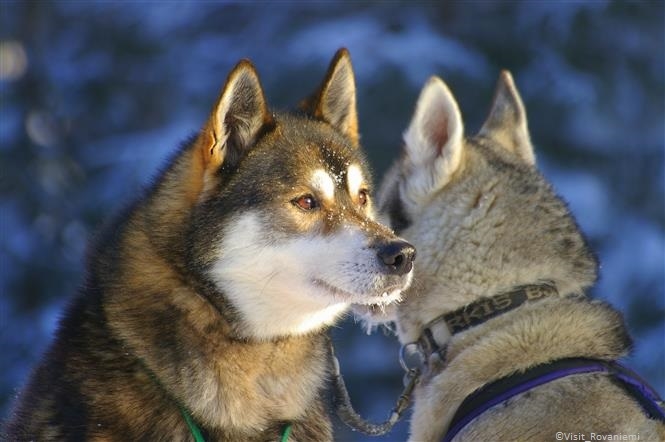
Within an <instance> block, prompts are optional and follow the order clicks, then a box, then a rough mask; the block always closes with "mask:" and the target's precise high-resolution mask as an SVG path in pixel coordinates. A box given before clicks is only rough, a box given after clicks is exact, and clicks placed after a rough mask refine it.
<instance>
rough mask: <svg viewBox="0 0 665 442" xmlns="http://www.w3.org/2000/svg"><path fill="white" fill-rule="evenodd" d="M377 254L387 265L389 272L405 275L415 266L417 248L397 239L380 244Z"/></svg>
mask: <svg viewBox="0 0 665 442" xmlns="http://www.w3.org/2000/svg"><path fill="white" fill-rule="evenodd" d="M377 255H378V256H379V259H380V260H381V262H382V263H383V264H385V265H386V267H387V269H388V273H390V274H393V275H404V274H406V273H409V272H410V271H411V269H412V268H413V260H414V259H415V258H416V248H415V247H413V246H412V245H411V244H409V243H408V242H406V241H403V240H396V241H391V242H389V243H387V244H384V245H382V246H380V247H379V251H378V252H377Z"/></svg>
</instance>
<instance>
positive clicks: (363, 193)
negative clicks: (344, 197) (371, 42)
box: [358, 189, 369, 206]
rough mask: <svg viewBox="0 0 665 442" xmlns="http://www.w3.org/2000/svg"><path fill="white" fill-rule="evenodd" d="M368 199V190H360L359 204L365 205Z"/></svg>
mask: <svg viewBox="0 0 665 442" xmlns="http://www.w3.org/2000/svg"><path fill="white" fill-rule="evenodd" d="M368 200H369V195H368V194H367V191H366V190H364V189H363V190H361V191H359V192H358V204H360V205H361V206H364V205H366V204H367V201H368Z"/></svg>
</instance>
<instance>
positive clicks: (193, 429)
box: [180, 407, 293, 442]
mask: <svg viewBox="0 0 665 442" xmlns="http://www.w3.org/2000/svg"><path fill="white" fill-rule="evenodd" d="M180 413H181V414H182V417H183V419H185V422H186V423H187V426H188V427H189V432H190V433H192V437H193V438H194V441H195V442H205V439H204V438H203V433H201V429H200V428H199V426H198V425H196V422H194V419H192V416H191V415H190V414H189V412H188V411H187V409H186V408H185V407H180ZM292 426H293V424H286V426H285V427H284V431H283V432H282V438H281V439H280V442H287V441H288V440H289V436H290V435H291V427H292Z"/></svg>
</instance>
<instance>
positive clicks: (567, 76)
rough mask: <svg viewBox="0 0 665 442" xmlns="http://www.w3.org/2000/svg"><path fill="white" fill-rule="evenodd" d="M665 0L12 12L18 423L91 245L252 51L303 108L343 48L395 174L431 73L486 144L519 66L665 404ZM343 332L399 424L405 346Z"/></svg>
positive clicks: (344, 328) (8, 141)
mask: <svg viewBox="0 0 665 442" xmlns="http://www.w3.org/2000/svg"><path fill="white" fill-rule="evenodd" d="M663 5H664V3H663V2H661V1H648V2H636V1H621V2H619V1H593V2H580V1H566V2H558V1H553V0H552V1H547V0H545V1H509V2H490V1H474V2H454V1H446V2H437V3H434V2H431V3H415V2H392V3H387V4H381V5H380V6H378V3H363V2H359V3H350V2H323V3H321V2H319V3H304V2H303V3H295V2H294V3H288V2H279V3H275V4H271V3H255V4H249V5H247V4H243V5H241V4H239V3H213V2H204V3H190V2H175V1H174V2H165V3H162V4H158V3H156V2H155V3H153V2H106V1H98V2H79V1H63V2H50V1H49V2H47V1H34V2H10V1H7V0H2V1H1V2H0V106H1V107H0V158H2V159H1V160H0V194H1V199H0V214H1V218H0V348H1V349H2V354H1V355H0V419H2V418H4V416H6V413H7V412H8V409H9V404H10V402H11V400H12V398H13V397H14V395H15V393H16V391H17V389H19V388H20V387H21V385H22V383H23V382H24V381H25V379H26V376H27V375H28V373H29V370H30V367H31V366H32V365H33V364H34V363H35V361H36V360H37V359H38V358H39V356H40V355H41V353H42V352H43V351H44V349H45V348H46V345H47V344H48V343H49V340H50V339H51V336H52V333H53V330H54V327H55V326H56V324H57V320H58V316H59V313H60V311H61V309H62V308H63V305H64V304H65V303H66V302H67V299H68V297H69V296H70V295H72V294H73V293H74V292H75V290H76V287H77V285H78V284H79V283H80V282H81V280H82V279H81V270H82V266H83V259H84V253H85V249H86V243H87V240H88V238H89V237H90V235H91V234H92V233H93V232H94V231H95V229H96V228H97V227H98V226H99V225H100V222H101V221H102V220H103V219H104V218H106V217H108V216H109V214H111V213H112V212H113V211H114V210H117V209H118V208H119V207H121V206H122V205H123V204H124V203H125V202H126V201H127V200H128V199H129V198H131V197H132V195H135V194H136V193H137V191H138V189H140V188H141V186H142V185H144V184H145V183H147V182H149V180H150V178H151V176H154V175H155V173H156V171H157V170H158V168H159V167H160V165H161V164H163V162H164V160H165V159H166V158H167V157H168V156H169V154H170V152H172V151H173V150H174V149H175V147H176V146H177V145H178V143H179V142H181V141H182V140H184V139H185V138H186V137H187V136H188V135H189V134H191V133H193V132H194V131H196V130H198V128H199V126H200V125H201V124H202V123H203V121H204V119H205V117H206V116H207V113H208V111H209V109H210V107H211V106H212V104H213V101H214V100H215V98H216V97H217V94H218V92H219V89H220V88H221V86H222V84H223V82H224V79H225V77H226V75H227V73H228V71H229V70H230V68H231V67H232V66H233V65H234V64H235V63H236V62H237V61H238V59H240V58H242V57H247V58H250V59H251V60H253V62H254V63H255V64H256V66H257V68H258V71H259V73H260V75H261V79H262V82H263V85H264V87H265V88H266V94H267V97H268V100H269V102H270V103H271V105H272V106H274V107H278V108H288V107H292V106H293V105H295V104H296V103H297V101H298V100H300V99H301V98H303V97H304V96H305V95H307V94H309V92H310V91H311V90H312V89H313V88H314V87H315V86H316V85H317V84H318V82H319V81H320V80H321V79H322V76H323V73H324V70H325V68H326V66H327V63H328V62H329V60H330V58H331V57H332V55H333V53H334V51H335V50H336V49H337V48H339V47H340V46H345V47H347V48H349V50H350V52H351V56H352V59H353V63H354V67H355V70H356V74H357V86H358V89H359V96H358V105H359V113H360V127H361V131H362V134H363V139H362V141H363V144H364V146H365V148H366V150H367V151H368V153H369V157H370V159H371V162H372V165H373V167H374V170H375V173H376V178H377V181H378V179H379V178H380V177H381V174H382V173H383V172H384V171H385V170H386V168H387V166H388V165H389V164H390V162H391V161H392V159H393V158H394V157H395V156H396V155H397V154H398V149H399V147H400V139H401V131H402V130H403V129H404V128H405V126H406V124H407V122H408V121H409V118H410V115H411V112H412V110H413V106H414V103H415V100H416V97H417V95H418V92H419V90H420V87H421V86H422V84H423V83H424V82H425V80H426V79H427V78H428V77H429V76H430V75H432V74H437V75H440V76H441V77H443V78H444V79H445V80H446V82H448V84H449V86H450V87H451V88H452V90H453V93H454V94H455V95H456V97H457V98H458V100H459V102H460V105H461V109H462V112H463V114H464V119H465V122H466V127H467V130H468V132H470V133H473V132H474V131H475V130H477V129H478V127H479V125H480V123H481V122H482V120H483V118H484V117H485V115H486V112H487V109H488V106H489V102H490V99H491V96H492V91H493V88H494V84H495V81H496V78H497V75H498V72H499V70H500V69H501V68H507V69H510V70H511V71H512V72H513V74H514V76H515V79H516V82H517V85H518V87H519V89H520V91H521V93H522V95H523V98H524V101H525V104H526V107H527V111H528V115H529V121H530V126H531V131H532V137H533V140H534V142H535V145H536V149H537V153H538V162H539V165H540V167H541V169H542V170H543V171H544V173H545V175H546V176H547V177H548V178H549V179H550V180H551V181H553V182H554V185H555V187H556V188H557V189H558V191H559V193H560V194H561V195H563V196H564V198H565V199H566V200H567V201H568V202H569V203H570V206H571V208H572V210H573V212H574V213H575V214H576V216H577V219H578V221H579V223H580V225H581V226H582V228H583V229H584V231H585V232H586V233H587V234H588V236H589V238H590V240H591V242H592V244H593V246H594V247H595V249H596V251H597V253H598V255H599V257H600V260H601V262H602V270H601V279H600V282H599V284H598V285H597V287H596V288H595V289H594V291H593V293H594V295H595V296H598V297H600V298H604V299H606V300H608V301H610V302H611V303H613V304H614V305H615V306H617V307H619V308H620V309H621V310H622V311H623V312H624V313H625V315H626V317H627V321H628V324H629V326H630V329H631V331H632V333H633V336H634V337H635V343H636V350H635V352H634V355H633V356H632V357H631V358H630V359H629V365H631V366H632V367H633V368H635V369H637V370H638V371H639V372H641V373H642V374H643V375H644V376H645V377H646V378H647V379H648V380H649V381H650V382H651V383H652V384H653V385H654V386H655V388H656V389H657V390H658V391H659V392H660V393H661V395H662V394H665V353H664V348H665V299H664V298H665V281H664V278H665V270H664V269H665V210H664V204H665V186H664V184H665V173H664V169H665V167H664V146H663V144H664V136H665V130H664V122H665V118H664V117H665V114H664V107H665V87H664V83H665V66H664V33H663V29H664V17H665V14H664V12H665V11H664V6H663ZM333 334H334V337H335V340H336V342H337V347H338V353H339V357H340V360H341V364H342V370H343V373H344V374H345V377H346V380H347V383H348V385H349V388H350V391H351V395H352V399H353V401H354V404H355V405H356V408H357V409H358V410H360V411H361V412H362V413H363V414H364V415H366V416H368V417H370V418H372V419H374V420H382V419H384V418H385V417H386V416H387V413H388V410H389V409H390V408H391V407H392V406H393V404H394V400H395V399H396V398H397V395H398V393H399V391H400V390H401V376H402V374H401V372H400V368H399V365H398V363H397V350H398V345H397V342H396V340H394V339H393V338H392V337H385V336H383V335H382V334H380V333H379V334H375V335H372V336H365V335H364V334H363V332H362V330H361V328H360V327H359V326H357V325H355V324H354V323H353V321H352V320H348V321H346V322H345V323H343V324H342V325H341V326H340V327H338V328H336V329H335V330H334V333H333ZM406 429H407V424H406V422H403V423H401V424H400V425H399V426H398V427H397V428H396V430H395V431H394V432H393V433H392V434H391V435H389V436H387V437H384V438H380V440H404V438H405V435H406ZM337 434H338V440H345V441H346V440H350V441H361V440H362V441H365V440H372V439H371V438H364V437H361V436H360V435H358V434H355V433H351V432H350V431H348V430H347V429H345V428H341V427H340V428H339V431H338V433H337ZM374 440H376V439H374Z"/></svg>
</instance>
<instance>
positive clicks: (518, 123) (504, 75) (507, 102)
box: [479, 71, 536, 165]
mask: <svg viewBox="0 0 665 442" xmlns="http://www.w3.org/2000/svg"><path fill="white" fill-rule="evenodd" d="M479 135H482V136H485V137H487V138H491V139H493V140H495V141H497V142H498V143H499V144H500V145H501V146H503V147H505V148H506V149H508V150H510V151H511V152H513V153H515V154H516V155H517V156H518V157H519V158H520V159H522V160H523V161H525V162H526V163H527V164H531V165H533V164H535V163H536V156H535V154H534V152H533V146H532V145H531V137H530V136H529V128H528V126H527V121H526V111H525V110H524V104H523V103H522V98H520V94H519V92H517V88H516V87H515V82H514V81H513V76H512V75H510V72H508V71H502V72H501V75H500V76H499V81H498V83H497V86H496V92H495V93H494V100H493V102H492V108H491V109H490V113H489V116H488V117H487V120H486V121H485V124H483V127H482V128H481V129H480V132H479Z"/></svg>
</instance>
